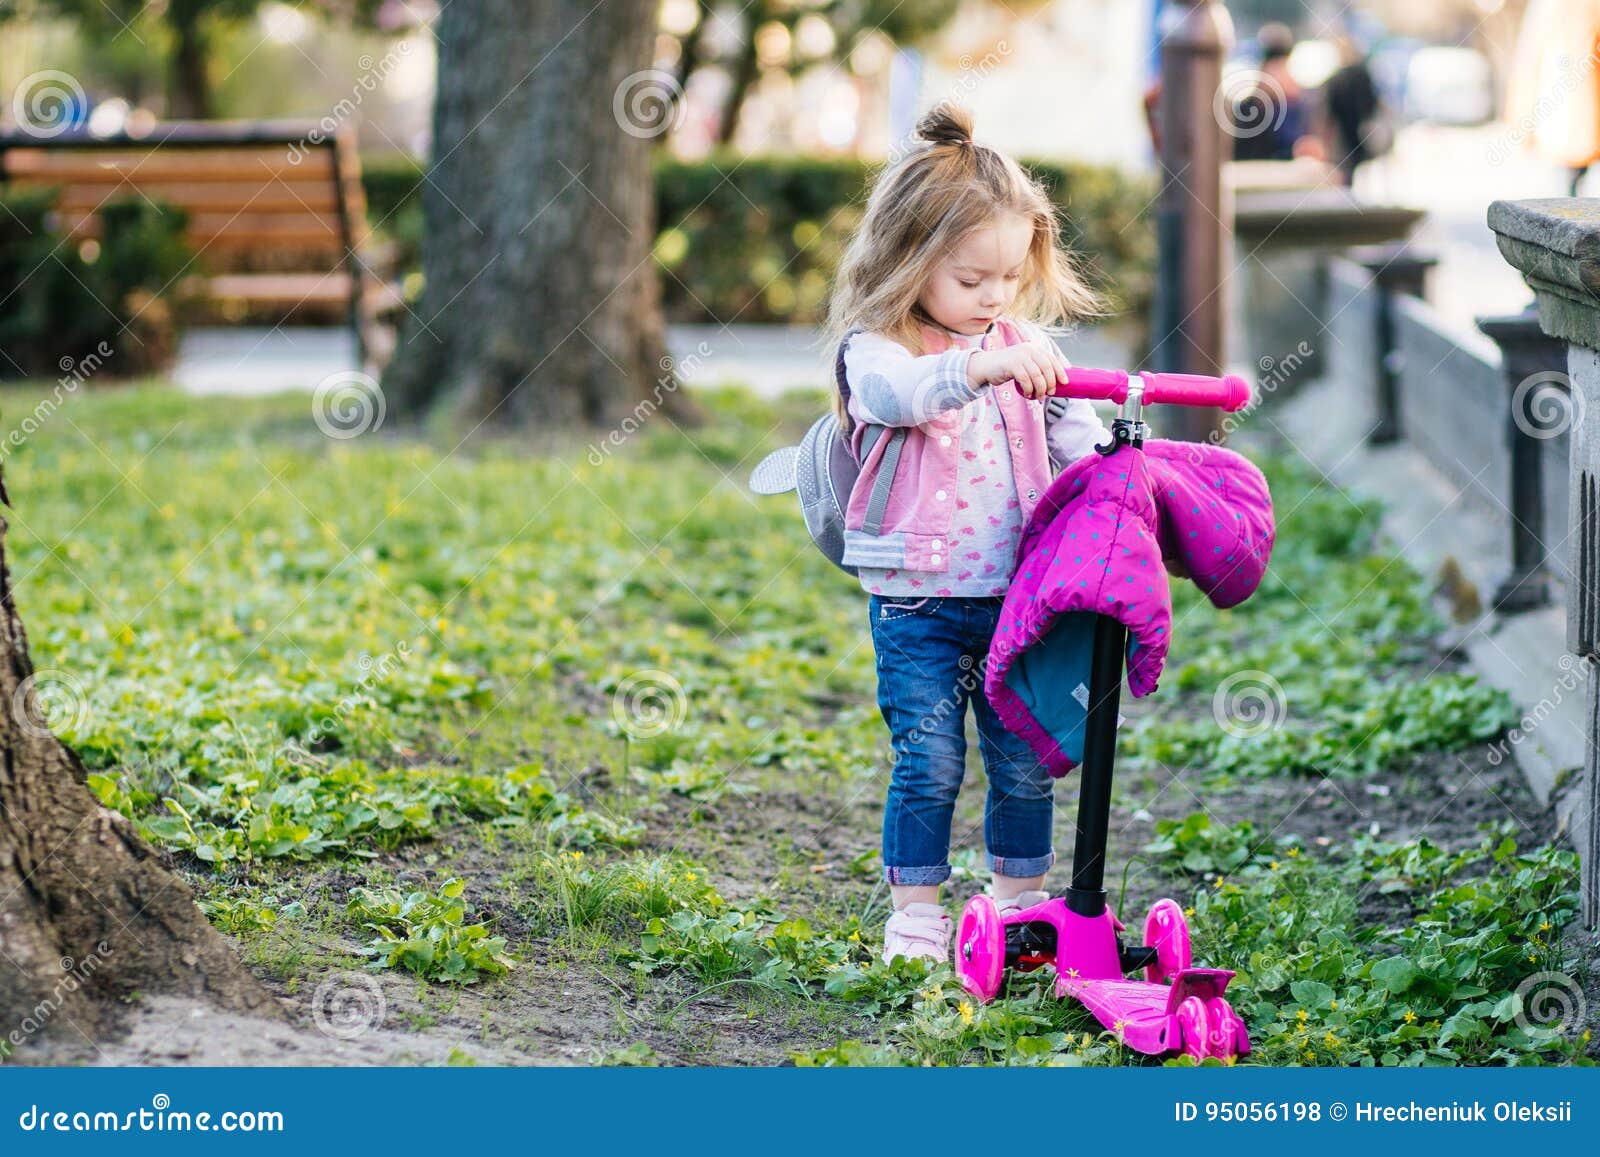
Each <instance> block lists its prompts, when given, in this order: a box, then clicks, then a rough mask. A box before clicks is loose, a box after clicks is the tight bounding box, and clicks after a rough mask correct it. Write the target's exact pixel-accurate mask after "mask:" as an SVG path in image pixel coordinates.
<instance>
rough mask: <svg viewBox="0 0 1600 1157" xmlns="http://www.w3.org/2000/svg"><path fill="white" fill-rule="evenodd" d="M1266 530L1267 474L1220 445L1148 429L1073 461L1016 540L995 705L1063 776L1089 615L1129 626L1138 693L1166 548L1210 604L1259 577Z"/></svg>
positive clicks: (1080, 724) (1269, 530) (1161, 616)
mask: <svg viewBox="0 0 1600 1157" xmlns="http://www.w3.org/2000/svg"><path fill="white" fill-rule="evenodd" d="M1275 533H1276V527H1275V524H1274V520H1273V513H1272V496H1271V494H1270V493H1269V492H1268V490H1267V480H1266V478H1265V477H1263V476H1262V473H1261V471H1260V470H1259V469H1257V468H1256V466H1255V465H1254V463H1252V462H1250V461H1249V460H1248V459H1247V458H1244V457H1243V456H1242V455H1239V454H1237V453H1235V452H1234V451H1232V450H1227V449H1224V448H1223V447H1221V446H1213V445H1210V444H1207V443H1196V442H1172V441H1167V440H1165V439H1160V438H1156V439H1150V440H1148V441H1146V442H1145V444H1144V449H1143V451H1142V452H1141V451H1139V450H1135V449H1133V448H1132V447H1130V446H1123V447H1121V448H1120V449H1118V450H1117V451H1116V452H1115V453H1113V454H1110V455H1106V456H1101V455H1098V454H1091V455H1089V456H1088V457H1086V458H1084V459H1082V460H1080V461H1078V462H1075V463H1073V464H1072V465H1071V466H1070V467H1068V468H1067V469H1066V470H1063V471H1062V472H1061V476H1060V477H1059V478H1057V479H1056V480H1055V482H1054V484H1053V485H1052V486H1051V487H1050V490H1049V492H1048V493H1047V494H1046V495H1045V496H1044V498H1043V500H1042V501H1040V502H1039V503H1038V506H1037V509H1035V511H1034V513H1033V518H1032V520H1031V521H1030V522H1029V524H1028V527H1027V529H1026V530H1024V531H1023V535H1022V541H1021V542H1020V543H1019V544H1018V546H1017V572H1016V575H1015V577H1013V578H1012V580H1011V587H1010V589H1009V590H1008V591H1007V592H1006V601H1005V606H1004V607H1003V608H1002V610H1001V614H1000V623H999V625H998V627H997V628H996V630H995V635H994V639H993V641H992V642H991V643H990V644H989V658H988V663H987V667H986V669H985V671H984V693H985V694H986V695H987V696H988V699H989V702H990V704H991V705H993V707H994V709H995V712H996V714H998V715H999V716H1000V719H1001V721H1002V722H1004V723H1005V725H1006V727H1007V729H1008V730H1010V731H1012V732H1014V733H1015V734H1017V735H1018V736H1020V737H1022V738H1023V739H1025V740H1027V742H1028V745H1029V746H1030V747H1031V748H1032V749H1033V751H1034V752H1035V754H1037V755H1038V756H1039V758H1040V759H1041V760H1042V761H1043V762H1044V763H1045V765H1046V766H1047V768H1048V769H1049V771H1050V774H1051V775H1055V776H1061V775H1065V774H1066V773H1067V772H1069V771H1071V770H1072V769H1073V768H1074V767H1076V766H1077V765H1078V764H1079V763H1081V762H1082V761H1083V741H1084V724H1085V721H1086V716H1087V705H1088V693H1087V688H1088V683H1089V666H1090V663H1089V660H1090V656H1091V653H1092V642H1093V638H1094V630H1093V627H1094V620H1095V617H1096V615H1102V614H1103V615H1110V616H1112V617H1114V618H1116V619H1118V620H1119V621H1120V622H1121V623H1122V624H1123V625H1124V626H1125V627H1127V629H1128V647H1127V676H1128V689H1129V691H1131V692H1132V693H1133V695H1134V696H1135V697H1136V698H1138V697H1142V696H1145V695H1148V694H1150V693H1151V692H1152V691H1154V690H1155V689H1156V683H1157V680H1158V679H1159V678H1160V675H1161V668H1162V665H1163V663H1164V662H1165V661H1166V656H1167V644H1168V642H1169V641H1170V640H1169V635H1170V633H1171V630H1172V596H1171V591H1170V589H1169V588H1168V586H1167V571H1166V568H1165V567H1164V566H1163V565H1162V560H1163V559H1166V558H1172V559H1178V560H1180V561H1181V562H1182V563H1183V565H1184V568H1185V569H1186V570H1187V571H1188V572H1189V575H1190V577H1191V578H1193V580H1194V583H1195V585H1196V586H1198V587H1199V588H1200V589H1201V590H1202V591H1203V592H1205V595H1206V597H1207V598H1209V599H1210V600H1211V602H1212V604H1213V605H1215V606H1218V607H1224V608H1225V607H1231V606H1234V605H1236V604H1238V603H1241V602H1243V601H1244V600H1245V599H1247V598H1249V597H1250V595H1251V594H1253V593H1254V592H1255V589H1256V587H1257V586H1258V585H1259V584H1260V583H1261V580H1262V579H1263V578H1264V577H1265V575H1266V570H1267V560H1268V559H1269V558H1270V557H1271V555H1272V543H1273V537H1274V535H1275ZM1080 684H1081V685H1082V686H1083V688H1084V690H1083V691H1082V692H1078V691H1077V690H1076V689H1077V688H1078V687H1079V685H1080Z"/></svg>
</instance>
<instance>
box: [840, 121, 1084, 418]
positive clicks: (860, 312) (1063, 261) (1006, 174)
mask: <svg viewBox="0 0 1600 1157" xmlns="http://www.w3.org/2000/svg"><path fill="white" fill-rule="evenodd" d="M916 137H917V139H918V141H919V142H920V143H919V144H918V145H917V146H915V147H914V148H913V149H912V150H911V152H909V153H908V154H907V155H906V156H905V157H903V158H902V159H900V160H899V161H897V162H895V163H893V164H891V165H890V166H889V167H888V168H886V169H885V170H884V171H883V172H882V173H881V174H880V175H879V177H878V180H877V183H876V184H875V185H874V186H873V189H872V193H871V195H870V196H869V197H868V199H867V212H866V216H865V218H864V219H863V220H862V222H861V228H860V229H859V230H858V231H857V232H856V235H855V236H854V237H853V238H852V239H851V241H850V245H849V247H848V248H847V249H846V250H845V255H844V259H843V260H842V261H841V262H840V264H839V271H838V273H837V275H836V277H835V280H834V286H833V295H832V298H831V299H830V301H829V306H828V321H827V324H826V326H825V329H824V333H825V337H826V341H827V343H828V344H827V348H828V349H830V350H837V349H838V347H839V342H840V341H841V340H843V338H844V335H845V334H846V333H847V332H849V331H850V330H851V329H855V328H860V329H865V330H868V331H871V332H873V333H881V334H883V335H884V336H886V337H890V338H893V339H894V340H896V341H898V342H900V343H901V344H903V345H905V346H906V347H907V348H909V349H910V350H911V351H912V352H913V353H920V352H922V335H921V332H920V331H921V327H922V325H923V324H924V323H931V321H932V319H931V318H928V317H927V316H926V315H924V314H923V313H922V311H921V310H920V309H919V308H918V307H917V299H918V298H919V297H920V296H921V294H922V289H923V286H924V285H926V284H927V281H928V278H929V276H930V275H931V274H932V273H933V270H934V268H935V266H937V265H938V263H939V262H940V261H941V260H942V259H943V258H945V257H946V256H947V255H948V254H949V253H950V252H951V251H952V250H953V249H954V248H955V247H956V246H957V245H959V244H960V243H961V241H962V239H963V238H965V237H966V236H967V235H968V234H969V233H971V232H972V231H973V230H975V229H981V228H983V227H984V226H986V225H988V224H990V223H991V222H992V221H993V220H994V219H995V218H996V217H998V216H1000V215H1001V214H1003V213H1016V214H1019V215H1020V216H1023V217H1026V218H1028V219H1029V220H1030V221H1031V222H1032V224H1033V239H1032V241H1031V242H1030V243H1029V245H1028V256H1027V259H1026V261H1025V262H1024V265H1023V269H1022V275H1021V282H1020V285H1019V287H1018V290H1017V296H1016V300H1015V301H1013V302H1012V304H1011V308H1010V309H1008V310H1007V311H1006V314H1007V316H1008V317H1011V318H1015V319H1018V320H1022V321H1031V322H1034V323H1036V324H1038V325H1041V326H1053V325H1061V324H1065V323H1068V322H1071V321H1075V320H1077V319H1078V318H1082V317H1087V316H1091V315H1093V314H1096V313H1098V312H1100V310H1101V305H1100V299H1099V298H1098V296H1097V295H1096V294H1095V293H1094V291H1093V290H1091V289H1090V288H1089V287H1088V285H1087V284H1085V282H1084V280H1083V278H1082V277H1081V276H1080V275H1079V273H1078V270H1077V266H1076V263H1075V261H1074V260H1073V258H1072V257H1071V255H1070V254H1068V253H1067V252H1066V251H1065V250H1064V249H1063V248H1062V247H1061V227H1060V223H1059V222H1058V221H1057V220H1056V214H1055V206H1054V205H1052V204H1051V202H1050V198H1049V197H1048V196H1047V195H1046V193H1045V191H1044V189H1043V188H1042V187H1041V186H1040V185H1039V183H1038V182H1037V181H1036V180H1034V179H1033V178H1032V177H1030V176H1029V175H1028V174H1027V173H1026V172H1024V171H1023V169H1022V166H1021V165H1019V164H1017V162H1016V161H1014V160H1012V159H1011V158H1010V157H1008V156H1006V155H1005V154H1004V153H1002V152H1000V151H999V150H997V149H992V148H990V147H989V146H987V145H980V144H978V143H976V142H975V141H973V139H972V114H971V113H969V112H968V111H967V110H966V109H963V108H960V107H959V106H956V105H951V104H940V105H937V106H935V107H934V108H933V109H932V110H931V111H929V112H928V113H927V114H926V115H925V116H924V117H923V118H922V120H921V121H919V122H918V124H917V130H916ZM833 410H834V414H835V416H836V417H838V419H839V423H840V425H841V426H845V427H848V426H849V425H850V419H849V417H848V415H847V414H846V413H845V409H844V401H843V399H842V398H841V397H840V396H839V391H838V390H837V389H835V390H834V391H833Z"/></svg>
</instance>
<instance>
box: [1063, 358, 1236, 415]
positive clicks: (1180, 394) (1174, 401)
mask: <svg viewBox="0 0 1600 1157" xmlns="http://www.w3.org/2000/svg"><path fill="white" fill-rule="evenodd" d="M1139 378H1140V380H1141V381H1143V382H1144V397H1143V399H1142V404H1144V405H1146V406H1149V405H1166V406H1220V407H1222V408H1223V409H1224V410H1227V411H1228V412H1229V413H1232V412H1233V411H1235V410H1242V409H1244V408H1245V406H1247V405H1249V403H1250V383H1248V382H1246V381H1245V380H1244V379H1243V378H1241V377H1239V376H1238V375H1237V374H1228V375H1227V376H1225V377H1221V378H1213V377H1208V376H1206V375H1204V374H1152V373H1143V374H1140V375H1139ZM1061 392H1062V393H1064V394H1066V395H1067V396H1068V397H1072V398H1088V399H1090V400H1092V401H1102V402H1116V403H1118V404H1119V405H1120V404H1121V403H1123V402H1125V401H1127V400H1128V372H1127V371H1126V370H1092V369H1086V368H1080V367H1077V366H1073V367H1071V368H1070V369H1068V370H1067V388H1066V389H1065V390H1062V391H1061Z"/></svg>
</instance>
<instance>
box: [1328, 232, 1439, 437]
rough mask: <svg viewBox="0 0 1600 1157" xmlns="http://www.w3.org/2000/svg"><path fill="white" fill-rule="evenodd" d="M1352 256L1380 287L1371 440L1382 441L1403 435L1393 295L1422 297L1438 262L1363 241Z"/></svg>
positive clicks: (1399, 248)
mask: <svg viewBox="0 0 1600 1157" xmlns="http://www.w3.org/2000/svg"><path fill="white" fill-rule="evenodd" d="M1347 256H1348V257H1349V258H1350V260H1352V261H1354V262H1356V263H1358V264H1359V265H1360V266H1361V267H1362V268H1363V269H1365V270H1366V271H1367V272H1368V273H1369V274H1371V275H1372V281H1373V284H1374V285H1375V286H1376V287H1377V290H1378V295H1377V313H1376V316H1375V317H1374V319H1373V320H1374V324H1375V325H1376V326H1377V331H1378V332H1377V334H1376V335H1375V341H1374V342H1373V347H1374V348H1373V356H1374V357H1375V358H1376V359H1377V365H1376V366H1374V367H1373V375H1372V380H1373V381H1374V382H1376V383H1377V387H1378V396H1377V398H1376V399H1375V402H1376V409H1377V414H1378V424H1377V426H1376V427H1375V428H1374V429H1373V431H1372V435H1371V437H1370V438H1369V439H1368V441H1370V442H1372V443H1374V444H1376V445H1381V444H1383V443H1385V442H1393V441H1396V440H1397V439H1399V437H1400V351H1399V350H1398V349H1396V348H1395V336H1394V299H1395V297H1396V296H1397V295H1398V294H1409V295H1410V296H1412V297H1422V296H1423V290H1424V289H1425V288H1426V282H1427V276H1428V270H1430V269H1432V268H1433V267H1434V266H1435V265H1437V264H1438V263H1439V259H1438V258H1437V257H1433V256H1430V255H1428V254H1424V253H1418V252H1416V251H1414V250H1411V249H1408V248H1407V247H1406V246H1405V245H1403V244H1401V245H1362V246H1358V247H1357V248H1355V249H1352V250H1350V252H1349V253H1348V254H1347Z"/></svg>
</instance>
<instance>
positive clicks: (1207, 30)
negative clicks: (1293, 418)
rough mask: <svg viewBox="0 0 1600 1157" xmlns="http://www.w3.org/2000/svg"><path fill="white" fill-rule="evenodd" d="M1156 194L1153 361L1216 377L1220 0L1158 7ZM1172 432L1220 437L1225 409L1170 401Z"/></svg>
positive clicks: (1222, 239)
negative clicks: (1158, 173) (1158, 166)
mask: <svg viewBox="0 0 1600 1157" xmlns="http://www.w3.org/2000/svg"><path fill="white" fill-rule="evenodd" d="M1160 33H1161V98H1160V110H1159V123H1160V125H1161V201H1160V208H1159V209H1158V211H1157V220H1156V239H1157V244H1158V245H1159V247H1160V255H1159V258H1158V267H1157V285H1156V306H1155V323H1156V324H1155V349H1154V360H1155V364H1156V368H1157V369H1158V370H1164V371H1166V372H1169V373H1189V374H1220V373H1222V366H1223V349H1222V341H1223V316H1222V255H1223V253H1224V252H1225V249H1226V244H1227V238H1228V233H1229V228H1228V225H1227V218H1226V212H1225V208H1224V205H1223V202H1222V165H1223V162H1224V161H1226V160H1228V159H1229V158H1230V156H1231V152H1230V149H1229V147H1228V146H1229V143H1230V141H1231V140H1232V138H1231V137H1229V136H1228V134H1227V132H1226V130H1225V129H1224V128H1223V125H1222V123H1221V121H1220V120H1219V119H1218V113H1217V107H1218V106H1217V93H1218V90H1219V89H1220V87H1221V85H1222V60H1223V56H1224V55H1225V54H1226V52H1227V49H1228V46H1229V45H1230V44H1232V43H1233V21H1232V20H1231V19H1230V18H1229V16H1228V11H1227V9H1226V8H1224V7H1223V6H1222V4H1221V3H1219V2H1217V0H1172V2H1171V3H1169V4H1168V6H1167V8H1166V10H1165V11H1164V12H1163V14H1162V28H1161V29H1160ZM1165 417H1166V419H1167V421H1168V422H1169V423H1170V425H1171V427H1172V429H1171V433H1172V436H1173V437H1175V438H1181V439H1187V440H1190V441H1197V442H1198V441H1206V440H1217V441H1220V440H1221V437H1222V411H1221V410H1220V409H1218V408H1216V407H1214V406H1205V407H1200V406H1182V407H1173V409H1172V411H1171V412H1170V413H1169V414H1167V415H1165Z"/></svg>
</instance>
